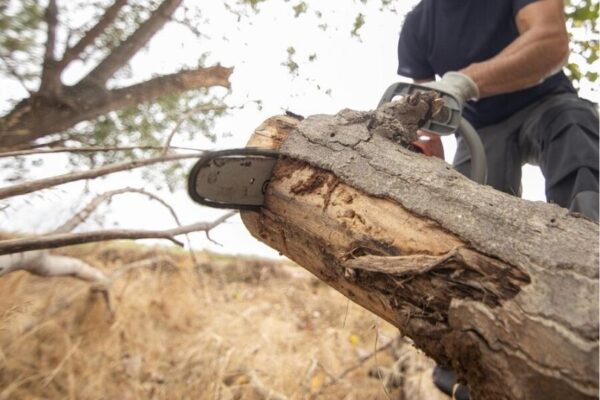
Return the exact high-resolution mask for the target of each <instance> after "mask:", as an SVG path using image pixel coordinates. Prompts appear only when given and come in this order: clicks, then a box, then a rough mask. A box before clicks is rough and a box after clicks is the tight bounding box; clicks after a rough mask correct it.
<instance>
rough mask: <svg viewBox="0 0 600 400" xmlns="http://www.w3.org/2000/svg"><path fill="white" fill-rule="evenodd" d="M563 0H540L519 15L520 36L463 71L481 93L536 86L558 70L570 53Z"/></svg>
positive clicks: (522, 10) (509, 90)
mask: <svg viewBox="0 0 600 400" xmlns="http://www.w3.org/2000/svg"><path fill="white" fill-rule="evenodd" d="M563 6H564V2H563V0H539V1H536V2H534V3H531V4H529V5H527V6H525V7H523V8H522V9H521V10H520V11H519V12H518V14H517V16H516V24H517V29H518V30H519V37H518V38H517V39H515V40H514V41H513V42H512V43H511V44H510V45H508V46H507V47H506V48H505V49H504V50H503V51H501V52H500V53H499V54H498V55H496V56H495V57H493V58H491V59H489V60H487V61H483V62H480V63H474V64H471V65H469V66H468V67H466V68H464V69H463V70H461V71H460V72H462V73H463V74H465V75H467V76H469V77H470V78H471V79H472V80H473V81H474V82H475V83H476V84H477V87H478V88H479V94H480V97H487V96H493V95H496V94H501V93H509V92H514V91H517V90H521V89H526V88H528V87H531V86H534V85H537V84H539V83H540V82H542V81H543V80H544V79H546V78H547V77H549V76H551V75H553V74H555V73H556V72H558V71H559V70H560V69H561V68H562V67H563V66H564V64H565V63H566V61H567V58H568V56H569V37H568V35H567V31H566V27H565V17H564V11H563Z"/></svg>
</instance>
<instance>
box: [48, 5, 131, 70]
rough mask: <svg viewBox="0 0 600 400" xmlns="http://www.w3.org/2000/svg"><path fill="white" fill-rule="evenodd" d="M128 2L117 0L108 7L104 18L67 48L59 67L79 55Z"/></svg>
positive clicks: (59, 68) (67, 63) (61, 68)
mask: <svg viewBox="0 0 600 400" xmlns="http://www.w3.org/2000/svg"><path fill="white" fill-rule="evenodd" d="M125 4H127V0H115V2H114V3H113V5H112V6H110V7H108V8H107V9H106V11H105V12H104V15H103V16H102V18H100V19H99V20H98V22H97V23H96V25H94V26H93V27H92V28H90V30H88V31H87V32H85V33H84V35H83V36H82V37H81V39H79V41H78V42H77V43H76V44H75V45H74V46H73V47H69V48H67V49H66V50H65V53H64V54H63V57H62V59H61V60H60V61H59V62H58V64H57V67H56V68H57V69H58V70H59V71H62V70H64V69H65V67H67V65H69V64H70V63H71V62H72V61H73V60H75V59H76V58H78V57H79V55H80V54H81V53H82V52H83V51H84V50H85V49H86V48H87V47H88V46H89V45H91V44H93V43H94V41H95V40H96V39H97V38H98V37H99V36H100V35H101V34H102V33H104V31H105V30H106V28H108V27H109V26H110V24H112V23H113V22H114V20H115V19H116V18H117V15H118V14H119V11H121V8H123V6H124V5H125Z"/></svg>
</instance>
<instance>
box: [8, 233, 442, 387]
mask: <svg viewBox="0 0 600 400" xmlns="http://www.w3.org/2000/svg"><path fill="white" fill-rule="evenodd" d="M68 254H69V255H73V256H77V257H81V258H83V259H84V260H86V261H88V262H90V263H91V264H92V265H95V266H98V267H100V268H102V269H103V270H105V271H112V270H115V269H116V268H119V267H121V266H122V265H124V264H128V263H131V262H134V261H137V260H141V259H147V258H152V257H155V256H156V255H158V254H161V255H163V256H165V255H167V256H168V260H169V261H168V262H166V261H164V260H163V261H161V263H162V266H161V267H160V268H155V269H145V268H144V269H141V268H140V269H133V270H129V271H127V272H126V273H124V274H123V275H122V276H121V277H120V278H119V279H118V280H116V282H115V283H114V286H113V287H112V288H111V298H112V305H113V311H112V312H111V311H110V310H109V309H108V308H107V305H106V302H105V301H104V300H103V297H102V296H101V294H100V293H99V292H94V291H90V287H89V285H87V284H85V283H82V282H78V281H75V280H72V279H58V278H57V279H48V278H39V277H35V276H31V275H28V274H27V273H24V272H18V273H13V274H9V275H7V276H4V277H2V278H0V293H2V296H1V297H0V399H38V398H39V399H41V398H44V399H65V398H68V399H151V398H152V399H154V398H156V399H263V398H272V399H276V398H278V397H277V396H278V395H281V396H282V397H280V398H284V397H283V396H285V398H289V399H310V398H322V399H386V398H388V395H387V394H386V392H385V391H384V388H383V386H384V385H383V382H382V381H381V380H378V379H373V378H369V377H368V370H369V368H371V367H373V366H374V365H386V366H389V365H391V364H392V362H393V358H392V356H391V355H390V352H381V353H379V354H378V355H377V357H372V358H370V359H369V360H368V361H366V362H365V363H364V365H359V364H361V363H360V361H359V359H360V357H361V356H364V355H365V354H367V353H369V352H371V351H372V350H373V349H374V347H375V345H376V343H375V337H376V335H377V336H378V345H381V344H382V343H385V341H386V340H390V339H391V338H393V337H394V336H395V335H396V333H395V330H394V329H393V328H392V327H390V326H388V325H386V324H384V323H383V322H378V321H377V320H376V319H375V317H374V316H373V315H372V314H370V313H368V312H367V311H365V310H363V309H361V308H360V307H358V306H356V305H354V304H349V303H348V302H347V300H346V299H345V298H343V297H342V296H341V295H340V294H338V293H337V292H335V291H333V290H332V289H329V288H328V287H326V286H324V285H323V284H321V283H319V282H318V281H317V280H316V279H314V278H312V277H311V276H310V275H309V274H308V273H307V272H305V271H304V270H302V269H300V268H298V267H294V266H291V265H285V264H283V263H275V262H272V261H264V260H262V261H261V260H252V259H227V258H222V257H216V256H211V255H207V254H198V255H197V257H198V258H199V260H200V261H201V262H202V264H203V265H204V267H205V268H208V267H210V269H211V270H212V272H210V273H206V272H205V273H197V272H195V270H194V268H192V265H191V262H190V260H189V257H188V256H187V255H186V253H184V252H180V251H168V252H167V251H166V250H164V249H156V248H150V247H140V246H134V245H124V244H119V243H115V244H108V245H107V244H103V245H88V246H78V247H73V248H70V249H69V250H68ZM163 258H164V257H163ZM401 352H404V354H405V355H406V356H408V357H409V358H408V359H407V360H408V361H407V360H405V362H404V364H403V366H402V368H401V369H402V370H403V374H404V377H403V378H404V379H402V385H401V387H400V388H397V389H390V391H391V396H392V398H396V399H397V398H412V399H419V398H424V399H431V398H434V397H433V396H434V395H436V394H435V392H431V391H430V389H429V387H430V379H429V373H430V368H431V363H430V362H429V361H427V360H426V359H425V358H424V357H423V356H420V355H419V354H418V353H417V352H416V351H414V350H412V349H411V348H410V346H408V345H403V347H402V348H401ZM353 365H359V367H358V368H356V369H355V370H353V371H352V372H350V373H348V374H347V375H345V376H344V377H343V379H339V380H336V379H335V377H336V376H338V375H339V374H340V373H341V372H342V371H344V370H345V369H346V368H348V367H351V366H353ZM269 391H271V392H270V393H269Z"/></svg>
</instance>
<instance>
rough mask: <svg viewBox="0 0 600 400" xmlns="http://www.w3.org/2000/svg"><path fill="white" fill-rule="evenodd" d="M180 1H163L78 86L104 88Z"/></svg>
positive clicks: (167, 18)
mask: <svg viewBox="0 0 600 400" xmlns="http://www.w3.org/2000/svg"><path fill="white" fill-rule="evenodd" d="M181 2H182V0H164V1H163V2H162V3H161V4H160V6H158V8H157V9H156V10H155V11H154V12H153V13H152V15H151V16H150V18H148V20H146V21H145V22H144V23H142V24H141V25H140V26H139V27H138V29H137V30H136V31H135V32H134V33H133V34H132V35H131V36H129V37H128V38H127V39H126V40H125V41H123V42H122V43H121V44H120V45H119V46H118V47H117V48H116V49H114V50H113V51H111V52H110V54H109V55H107V56H106V58H105V59H104V60H102V61H101V62H100V64H98V65H97V66H96V68H94V69H93V70H92V71H91V72H90V73H89V74H88V75H87V76H85V77H84V78H83V79H82V80H81V81H80V82H79V84H78V85H80V84H83V85H93V86H100V87H104V86H105V84H106V81H108V79H110V78H111V77H112V76H113V74H114V73H115V72H116V71H118V70H119V69H121V67H123V65H125V64H126V63H127V62H128V61H129V60H130V59H131V57H133V56H134V55H135V54H136V53H137V52H138V51H139V50H140V49H141V48H142V47H143V46H144V45H145V44H146V43H147V42H148V41H149V40H150V39H151V38H152V36H154V34H155V33H156V32H158V31H159V30H160V29H161V28H162V27H163V26H164V24H165V23H166V22H167V21H168V20H169V18H170V17H171V15H172V14H173V13H174V12H175V10H176V9H177V7H179V5H180V4H181Z"/></svg>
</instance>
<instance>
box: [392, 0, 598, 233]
mask: <svg viewBox="0 0 600 400" xmlns="http://www.w3.org/2000/svg"><path fill="white" fill-rule="evenodd" d="M568 45H569V43H568V36H567V32H566V27H565V19H564V10H563V0H422V1H421V2H420V3H419V4H418V5H417V6H416V7H415V8H414V9H413V10H412V11H411V12H410V13H409V14H408V15H407V17H406V20H405V23H404V26H403V28H402V32H401V34H400V40H399V43H398V59H399V66H398V74H399V75H403V76H406V77H409V78H413V79H414V80H415V81H416V82H419V83H424V82H429V83H426V85H428V86H430V87H432V88H437V89H440V90H444V91H447V92H450V93H451V94H454V95H455V96H456V97H457V98H458V99H459V101H461V102H463V103H464V111H463V115H464V117H465V118H466V119H467V120H469V121H470V122H471V124H472V125H473V126H474V127H475V129H477V131H478V133H479V135H480V137H481V139H482V141H483V143H484V147H485V150H486V156H487V159H488V180H487V183H488V184H489V185H491V186H493V187H494V188H496V189H498V190H501V191H504V192H507V193H510V194H513V195H517V196H518V195H520V194H521V167H522V165H523V164H525V163H527V162H529V163H532V164H536V165H539V166H540V168H541V170H542V173H543V174H544V177H545V179H546V198H547V200H548V201H549V202H553V203H556V204H558V205H560V206H562V207H565V208H569V209H570V210H571V211H574V212H579V213H581V214H584V215H586V216H587V217H589V218H591V219H594V220H596V221H597V220H598V114H597V109H596V107H595V106H594V105H592V104H591V103H589V102H587V101H585V100H582V99H579V98H578V97H577V94H576V92H575V90H574V89H573V86H572V84H571V82H570V81H569V80H568V78H567V77H566V76H565V75H564V73H563V72H562V67H563V66H564V64H565V62H566V60H567V58H568V55H569V46H568ZM436 75H437V76H441V77H442V78H441V80H438V81H434V80H435V76H436ZM454 164H455V166H456V168H457V169H458V170H459V171H460V172H462V173H463V174H468V173H469V169H470V160H469V154H468V149H467V147H466V144H465V143H464V142H463V141H462V140H461V138H460V137H459V138H458V149H457V153H456V156H455V159H454Z"/></svg>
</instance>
